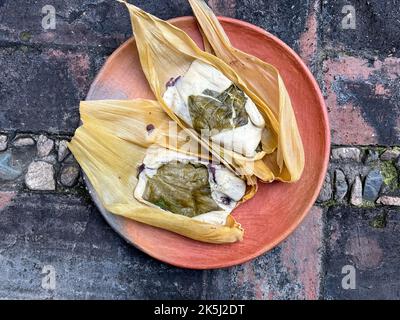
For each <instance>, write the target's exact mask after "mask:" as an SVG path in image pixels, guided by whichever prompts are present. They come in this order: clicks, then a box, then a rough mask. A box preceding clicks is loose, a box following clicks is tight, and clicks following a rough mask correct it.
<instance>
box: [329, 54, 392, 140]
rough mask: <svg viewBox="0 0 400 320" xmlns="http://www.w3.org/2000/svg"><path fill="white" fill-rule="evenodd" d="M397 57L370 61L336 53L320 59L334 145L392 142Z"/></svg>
mask: <svg viewBox="0 0 400 320" xmlns="http://www.w3.org/2000/svg"><path fill="white" fill-rule="evenodd" d="M399 65H400V58H394V57H388V58H385V59H383V60H378V59H377V60H375V61H373V62H371V61H369V60H367V59H364V58H359V57H351V56H339V57H337V58H331V59H327V60H326V61H324V72H325V74H324V85H325V91H326V104H327V107H328V110H329V115H330V121H331V129H332V142H333V143H334V144H345V145H348V144H359V145H369V144H377V143H379V144H388V145H390V144H396V143H397V142H398V141H399V137H400V135H399V132H398V128H397V122H396V121H398V120H397V119H398V118H399V117H400V114H399V112H398V110H397V109H398V100H397V99H396V98H395V97H396V95H397V94H398V93H399V92H400V88H399V85H398V78H399V76H400V70H399V69H400V67H399Z"/></svg>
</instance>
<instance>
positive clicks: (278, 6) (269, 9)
mask: <svg viewBox="0 0 400 320" xmlns="http://www.w3.org/2000/svg"><path fill="white" fill-rule="evenodd" d="M309 9H310V8H309V1H308V0H299V1H289V0H284V1H281V0H272V1H271V0H268V1H267V0H261V1H260V0H237V1H236V17H237V18H239V19H242V20H245V21H248V22H251V23H253V24H255V25H258V26H260V27H262V28H264V29H265V30H267V31H268V32H270V33H272V34H274V35H276V36H278V37H279V38H281V39H282V40H283V41H285V42H286V43H287V44H289V45H290V46H291V47H293V48H294V49H295V50H298V49H299V43H298V42H299V37H300V36H301V34H302V33H303V32H304V31H305V29H306V21H307V15H308V11H309Z"/></svg>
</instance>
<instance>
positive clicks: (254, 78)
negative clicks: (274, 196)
mask: <svg viewBox="0 0 400 320" xmlns="http://www.w3.org/2000/svg"><path fill="white" fill-rule="evenodd" d="M189 2H190V5H191V7H192V9H193V12H194V14H195V16H196V18H197V21H198V23H199V25H200V28H201V31H202V35H203V37H204V40H205V43H206V45H205V48H206V50H209V51H210V52H212V53H213V54H215V55H216V56H217V57H219V58H220V59H222V60H223V61H224V62H226V63H227V64H229V65H230V66H232V68H233V69H234V70H235V71H236V72H237V73H239V74H240V75H241V77H242V79H243V82H244V83H245V85H246V87H247V88H248V89H249V90H251V92H253V93H254V94H255V95H256V96H257V97H258V98H259V99H260V100H262V101H263V102H265V103H264V104H259V105H258V107H259V108H263V109H264V108H267V109H268V110H269V111H270V112H272V113H273V116H274V119H275V120H276V121H277V123H278V131H277V132H278V146H277V149H276V151H275V152H274V153H272V154H270V155H267V156H266V157H265V158H264V159H263V160H262V161H258V163H257V164H256V166H255V168H256V170H255V171H256V174H257V175H262V172H263V168H264V167H268V169H270V170H272V172H273V175H274V178H275V179H278V180H281V181H285V182H294V181H297V180H298V179H299V178H300V176H301V174H302V172H303V169H304V150H303V144H302V141H301V137H300V134H299V130H298V127H297V122H296V118H295V115H294V112H293V108H292V104H291V101H290V97H289V94H288V92H287V90H286V87H285V84H284V82H283V80H282V77H281V76H280V74H279V71H278V70H277V69H276V68H275V67H274V66H272V65H270V64H268V63H265V62H263V61H261V60H260V59H258V58H256V57H254V56H251V55H249V54H246V53H244V52H242V51H240V50H238V49H236V48H234V47H233V46H232V44H231V42H230V41H229V38H228V36H227V35H226V33H225V31H224V30H223V28H222V26H221V24H220V23H219V21H218V19H217V17H216V16H215V15H214V13H213V12H212V10H211V9H210V8H209V7H208V6H207V4H206V3H205V2H204V1H203V0H189ZM207 48H208V49H207ZM265 111H266V110H265ZM265 113H266V114H269V112H265ZM261 179H263V178H262V177H261ZM263 180H265V179H263Z"/></svg>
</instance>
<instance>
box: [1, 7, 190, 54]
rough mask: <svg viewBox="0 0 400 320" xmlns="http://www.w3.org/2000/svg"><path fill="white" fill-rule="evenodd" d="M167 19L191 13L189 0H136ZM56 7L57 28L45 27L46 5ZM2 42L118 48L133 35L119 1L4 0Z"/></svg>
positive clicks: (126, 15) (126, 14) (125, 11)
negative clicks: (29, 0) (28, 0)
mask: <svg viewBox="0 0 400 320" xmlns="http://www.w3.org/2000/svg"><path fill="white" fill-rule="evenodd" d="M134 3H135V4H136V5H138V6H139V7H141V8H143V9H145V10H147V11H149V12H151V13H153V14H156V15H157V16H159V17H161V18H163V19H169V18H172V17H176V16H182V15H188V14H190V7H189V5H188V3H187V1H183V0H174V1H145V0H140V1H134ZM49 4H51V5H52V6H54V8H55V10H56V29H55V30H50V29H49V30H44V29H43V27H42V19H43V17H45V14H43V13H42V8H43V7H44V6H45V5H49ZM0 30H1V32H0V43H1V42H2V43H23V44H41V45H43V44H51V45H54V44H57V45H73V46H75V45H79V46H96V47H97V46H104V47H108V48H116V47H117V46H118V45H119V44H121V43H122V42H123V41H124V40H126V39H127V38H128V37H129V36H130V35H131V26H130V22H129V18H128V13H127V10H126V9H125V8H124V6H123V4H121V3H118V2H117V1H104V0H94V1H93V0H84V1H81V0H68V1H61V0H55V1H51V2H49V1H46V0H39V1H35V2H32V3H29V5H27V2H26V1H24V0H3V1H2V2H1V5H0Z"/></svg>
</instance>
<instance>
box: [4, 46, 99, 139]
mask: <svg viewBox="0 0 400 320" xmlns="http://www.w3.org/2000/svg"><path fill="white" fill-rule="evenodd" d="M97 54H98V53H97ZM91 55H92V53H91V51H80V50H78V51H69V50H64V51H62V50H59V49H42V50H41V49H32V48H27V47H26V48H25V49H24V48H21V49H16V48H3V49H2V50H0V69H1V70H2V76H1V77H0V99H1V106H2V107H1V111H0V119H1V128H2V130H10V131H14V130H18V131H27V132H32V131H33V132H38V131H45V132H51V133H68V134H71V133H73V132H74V130H75V129H76V128H77V126H78V124H79V112H78V106H79V101H80V100H82V99H84V98H85V96H86V93H87V91H88V88H89V85H90V83H91V81H92V79H93V77H94V74H95V71H96V70H97V69H98V64H97V62H96V61H95V59H92V58H91ZM33 119H34V120H33Z"/></svg>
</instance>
